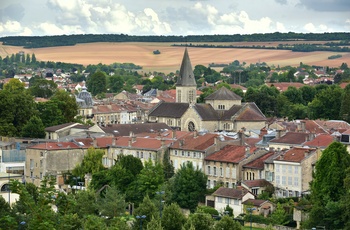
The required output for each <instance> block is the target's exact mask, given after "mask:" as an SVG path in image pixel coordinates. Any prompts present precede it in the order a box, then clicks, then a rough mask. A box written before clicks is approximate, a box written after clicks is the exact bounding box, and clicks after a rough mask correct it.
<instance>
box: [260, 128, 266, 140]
mask: <svg viewBox="0 0 350 230" xmlns="http://www.w3.org/2000/svg"><path fill="white" fill-rule="evenodd" d="M266 134H267V129H266V127H264V128H262V129H260V134H259V137H260V138H263V136H265V135H266Z"/></svg>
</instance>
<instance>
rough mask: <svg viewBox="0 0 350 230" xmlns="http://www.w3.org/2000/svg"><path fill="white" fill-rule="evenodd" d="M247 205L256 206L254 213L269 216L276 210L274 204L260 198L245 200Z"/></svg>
mask: <svg viewBox="0 0 350 230" xmlns="http://www.w3.org/2000/svg"><path fill="white" fill-rule="evenodd" d="M243 205H244V206H245V207H251V208H254V210H253V212H252V214H253V215H263V216H264V217H267V216H268V215H269V214H271V213H272V212H273V211H274V209H275V208H274V204H273V203H271V201H268V200H259V199H248V200H246V201H244V202H243Z"/></svg>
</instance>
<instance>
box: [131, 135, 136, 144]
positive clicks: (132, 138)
mask: <svg viewBox="0 0 350 230" xmlns="http://www.w3.org/2000/svg"><path fill="white" fill-rule="evenodd" d="M131 141H132V143H135V142H136V137H135V135H133V136H132V137H131Z"/></svg>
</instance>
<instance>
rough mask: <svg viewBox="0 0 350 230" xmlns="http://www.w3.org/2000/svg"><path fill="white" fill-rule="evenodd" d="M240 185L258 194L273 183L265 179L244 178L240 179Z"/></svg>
mask: <svg viewBox="0 0 350 230" xmlns="http://www.w3.org/2000/svg"><path fill="white" fill-rule="evenodd" d="M241 186H242V187H243V188H245V189H247V190H248V191H249V192H251V193H252V194H254V195H255V196H257V195H260V194H262V193H263V192H264V191H265V190H267V189H269V188H272V187H273V185H272V184H271V183H270V182H268V181H266V180H265V179H256V180H245V181H242V183H241Z"/></svg>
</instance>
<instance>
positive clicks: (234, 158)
mask: <svg viewBox="0 0 350 230" xmlns="http://www.w3.org/2000/svg"><path fill="white" fill-rule="evenodd" d="M245 155H246V147H245V146H239V145H226V146H225V147H224V148H222V149H221V150H220V151H218V152H215V153H213V154H211V155H209V156H207V157H206V158H205V160H208V161H218V162H228V163H239V162H240V161H241V160H243V159H245Z"/></svg>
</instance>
